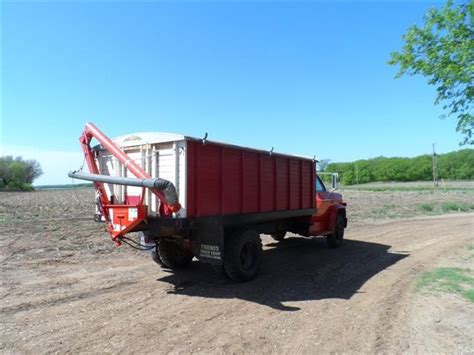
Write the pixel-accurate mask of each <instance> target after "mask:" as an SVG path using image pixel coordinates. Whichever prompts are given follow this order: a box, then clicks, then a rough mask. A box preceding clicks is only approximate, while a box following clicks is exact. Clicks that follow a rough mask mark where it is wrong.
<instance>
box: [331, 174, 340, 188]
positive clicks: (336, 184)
mask: <svg viewBox="0 0 474 355" xmlns="http://www.w3.org/2000/svg"><path fill="white" fill-rule="evenodd" d="M338 187H339V174H338V173H333V174H332V175H331V188H332V189H333V190H337V188H338Z"/></svg>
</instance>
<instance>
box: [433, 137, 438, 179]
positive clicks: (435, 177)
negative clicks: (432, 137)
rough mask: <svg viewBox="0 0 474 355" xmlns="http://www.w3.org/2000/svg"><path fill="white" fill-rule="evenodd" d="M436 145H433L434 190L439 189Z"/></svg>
mask: <svg viewBox="0 0 474 355" xmlns="http://www.w3.org/2000/svg"><path fill="white" fill-rule="evenodd" d="M435 144H436V143H433V188H437V187H438V171H437V170H438V167H437V156H436V151H435Z"/></svg>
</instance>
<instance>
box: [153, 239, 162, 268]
mask: <svg viewBox="0 0 474 355" xmlns="http://www.w3.org/2000/svg"><path fill="white" fill-rule="evenodd" d="M159 250H160V243H156V247H155V249H153V250H152V251H151V258H152V259H153V261H154V262H155V263H157V264H158V265H161V266H165V264H163V261H162V260H161V258H160V254H159Z"/></svg>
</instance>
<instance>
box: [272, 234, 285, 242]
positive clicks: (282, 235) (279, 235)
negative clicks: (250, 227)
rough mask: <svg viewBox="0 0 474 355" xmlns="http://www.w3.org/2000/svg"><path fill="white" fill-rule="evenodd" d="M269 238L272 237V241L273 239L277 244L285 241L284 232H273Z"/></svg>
mask: <svg viewBox="0 0 474 355" xmlns="http://www.w3.org/2000/svg"><path fill="white" fill-rule="evenodd" d="M271 236H272V238H273V239H275V240H276V241H277V242H279V241H282V240H283V239H285V236H286V231H279V232H275V233H273V234H272V235H271Z"/></svg>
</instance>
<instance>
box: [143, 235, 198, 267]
mask: <svg viewBox="0 0 474 355" xmlns="http://www.w3.org/2000/svg"><path fill="white" fill-rule="evenodd" d="M193 257H194V255H193V253H192V252H191V251H190V250H188V249H185V248H184V247H183V246H182V245H180V244H179V243H177V242H174V241H170V240H166V239H165V240H161V241H160V242H158V243H156V248H155V250H153V252H152V254H151V258H152V259H153V261H154V262H156V263H157V264H159V265H161V266H165V267H168V268H170V269H182V268H184V267H186V266H188V265H189V264H190V263H191V260H193Z"/></svg>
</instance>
